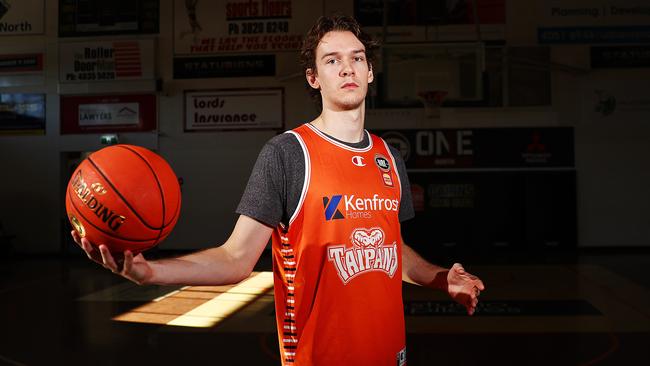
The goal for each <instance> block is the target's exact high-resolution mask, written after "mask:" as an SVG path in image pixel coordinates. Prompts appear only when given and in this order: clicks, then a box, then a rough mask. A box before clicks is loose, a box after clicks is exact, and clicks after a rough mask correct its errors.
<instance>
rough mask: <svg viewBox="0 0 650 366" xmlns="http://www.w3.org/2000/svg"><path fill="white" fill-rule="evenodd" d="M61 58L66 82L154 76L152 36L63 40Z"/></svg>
mask: <svg viewBox="0 0 650 366" xmlns="http://www.w3.org/2000/svg"><path fill="white" fill-rule="evenodd" d="M59 59H60V63H59V77H60V81H61V82H62V83H93V82H98V81H122V80H151V79H153V78H154V41H153V40H150V39H141V40H120V41H104V42H70V43H61V44H60V45H59Z"/></svg>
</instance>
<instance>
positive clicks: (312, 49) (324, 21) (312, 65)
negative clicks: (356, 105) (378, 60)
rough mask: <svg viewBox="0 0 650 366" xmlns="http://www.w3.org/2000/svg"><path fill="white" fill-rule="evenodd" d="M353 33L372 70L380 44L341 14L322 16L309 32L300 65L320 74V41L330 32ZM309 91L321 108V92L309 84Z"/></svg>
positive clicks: (304, 43) (354, 21) (305, 39)
mask: <svg viewBox="0 0 650 366" xmlns="http://www.w3.org/2000/svg"><path fill="white" fill-rule="evenodd" d="M332 31H338V32H345V31H348V32H351V33H352V34H354V35H355V36H356V37H357V39H359V41H361V44H363V46H364V47H365V49H366V60H367V62H368V67H369V68H370V70H372V64H373V62H374V60H375V54H374V52H375V50H376V49H377V48H378V47H379V42H377V41H375V40H373V39H372V37H370V35H368V34H367V33H365V32H363V31H362V30H361V25H359V23H358V22H357V21H356V20H355V19H354V18H352V17H349V16H347V15H341V14H334V15H330V16H321V17H320V18H318V20H317V21H316V24H314V26H313V27H311V29H310V30H309V32H307V35H306V36H305V38H304V40H303V42H302V48H301V50H300V64H301V65H302V68H303V70H305V71H306V70H307V69H311V70H312V72H313V73H315V74H318V70H317V69H316V47H318V44H319V43H320V40H321V39H322V38H323V37H324V36H325V35H326V34H327V33H329V32H332ZM307 89H308V90H309V94H310V95H311V97H312V98H313V99H314V101H316V102H317V103H318V105H319V106H321V102H322V100H321V98H320V90H318V89H314V88H312V87H311V86H310V85H309V83H307Z"/></svg>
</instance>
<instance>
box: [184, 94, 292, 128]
mask: <svg viewBox="0 0 650 366" xmlns="http://www.w3.org/2000/svg"><path fill="white" fill-rule="evenodd" d="M283 106H284V89H281V88H269V89H233V90H228V89H224V90H195V91H186V92H185V130H186V131H200V130H241V129H282V128H283V127H284V110H283V108H284V107H283Z"/></svg>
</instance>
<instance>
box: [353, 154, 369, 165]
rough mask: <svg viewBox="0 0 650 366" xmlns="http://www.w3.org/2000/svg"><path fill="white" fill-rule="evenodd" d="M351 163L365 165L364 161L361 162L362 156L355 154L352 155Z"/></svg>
mask: <svg viewBox="0 0 650 366" xmlns="http://www.w3.org/2000/svg"><path fill="white" fill-rule="evenodd" d="M352 164H354V165H356V166H359V167H361V166H366V163H364V162H363V156H359V155H355V156H353V157H352Z"/></svg>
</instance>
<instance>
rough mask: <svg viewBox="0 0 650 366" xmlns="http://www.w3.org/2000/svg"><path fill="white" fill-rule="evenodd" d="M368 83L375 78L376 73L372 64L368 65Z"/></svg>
mask: <svg viewBox="0 0 650 366" xmlns="http://www.w3.org/2000/svg"><path fill="white" fill-rule="evenodd" d="M368 66H369V67H368V84H370V83H372V81H373V80H375V74H374V73H373V72H372V65H368Z"/></svg>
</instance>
